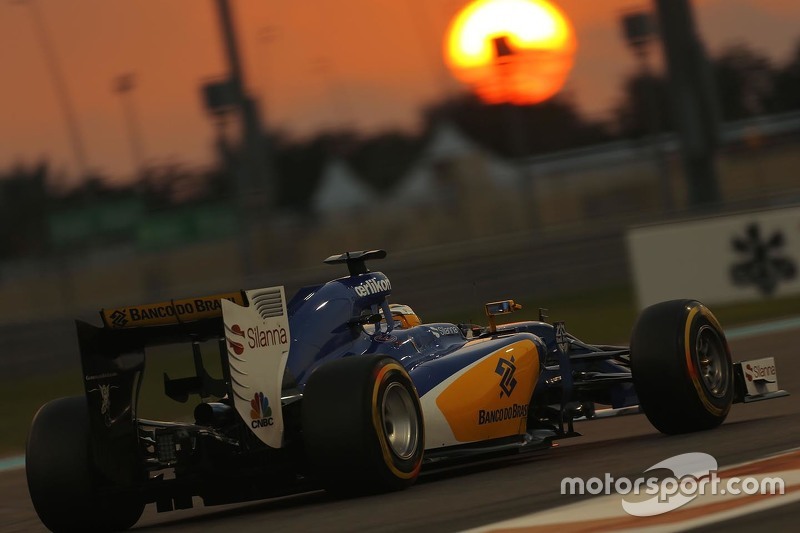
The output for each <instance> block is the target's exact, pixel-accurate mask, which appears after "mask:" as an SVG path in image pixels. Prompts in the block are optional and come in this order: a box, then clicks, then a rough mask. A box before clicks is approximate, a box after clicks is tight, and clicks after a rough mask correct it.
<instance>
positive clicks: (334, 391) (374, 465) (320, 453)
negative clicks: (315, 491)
mask: <svg viewBox="0 0 800 533" xmlns="http://www.w3.org/2000/svg"><path fill="white" fill-rule="evenodd" d="M302 419H303V442H304V445H305V450H306V454H307V456H308V460H309V465H310V468H311V473H312V474H313V475H314V476H315V477H317V478H318V480H319V481H320V482H321V484H322V486H323V487H324V488H325V489H326V490H328V491H331V492H335V493H344V494H353V493H364V492H386V491H392V490H399V489H402V488H405V487H408V486H410V485H411V484H412V483H414V481H415V480H416V479H417V476H418V475H419V470H420V467H421V465H422V454H423V450H424V445H425V438H424V424H423V420H422V409H421V408H420V403H419V397H418V396H417V392H416V389H415V388H414V385H413V383H412V382H411V378H410V377H409V376H408V373H407V372H406V370H405V369H404V368H403V367H402V365H400V363H398V362H397V361H396V360H394V359H391V358H389V357H385V356H353V357H347V358H344V359H339V360H336V361H332V362H330V363H327V364H325V365H323V366H321V367H320V368H318V369H317V370H315V371H314V373H313V374H311V377H310V378H309V380H308V383H307V384H306V387H305V390H304V392H303V417H302Z"/></svg>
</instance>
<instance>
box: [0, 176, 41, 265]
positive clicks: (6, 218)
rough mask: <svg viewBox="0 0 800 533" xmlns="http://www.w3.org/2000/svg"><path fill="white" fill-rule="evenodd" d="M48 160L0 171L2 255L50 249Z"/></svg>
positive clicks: (0, 253) (0, 256)
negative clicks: (1, 172)
mask: <svg viewBox="0 0 800 533" xmlns="http://www.w3.org/2000/svg"><path fill="white" fill-rule="evenodd" d="M47 172H48V168H47V164H46V163H44V162H40V163H37V164H36V165H33V166H30V167H26V166H23V165H17V166H15V167H14V168H12V169H11V170H9V171H8V172H5V173H3V174H2V175H0V258H10V257H23V256H33V255H41V254H43V253H44V252H46V251H47V247H48V232H47V212H48V208H49V205H50V199H49V197H48V194H47Z"/></svg>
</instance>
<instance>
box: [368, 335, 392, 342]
mask: <svg viewBox="0 0 800 533" xmlns="http://www.w3.org/2000/svg"><path fill="white" fill-rule="evenodd" d="M372 340H374V341H375V342H397V337H395V336H394V335H390V334H389V333H378V334H377V335H375V336H374V337H372Z"/></svg>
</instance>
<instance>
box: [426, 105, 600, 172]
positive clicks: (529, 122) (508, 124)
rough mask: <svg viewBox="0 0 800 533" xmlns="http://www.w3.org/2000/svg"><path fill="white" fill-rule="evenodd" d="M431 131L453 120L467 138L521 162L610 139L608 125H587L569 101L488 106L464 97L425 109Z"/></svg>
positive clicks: (593, 123)
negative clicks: (521, 159) (439, 124)
mask: <svg viewBox="0 0 800 533" xmlns="http://www.w3.org/2000/svg"><path fill="white" fill-rule="evenodd" d="M424 114H425V122H426V124H427V127H428V129H430V128H432V127H433V125H434V124H436V123H437V122H438V121H441V120H449V121H452V122H453V123H454V124H455V125H456V126H458V127H459V128H460V130H461V131H462V132H464V133H465V134H466V135H467V136H468V137H470V138H471V139H473V140H474V141H475V142H477V143H478V144H480V145H482V146H484V147H486V148H489V149H491V150H492V151H494V152H495V153H498V154H501V155H505V156H512V157H518V156H523V155H533V154H540V153H545V152H552V151H555V150H565V149H568V148H577V147H580V146H585V145H588V144H594V143H598V142H602V141H605V140H607V139H609V134H608V131H607V130H606V126H605V124H601V123H596V122H591V121H588V120H586V119H585V118H584V117H583V116H582V115H581V114H580V113H579V112H578V110H577V108H576V107H575V105H574V104H573V102H572V101H571V100H570V98H569V97H568V96H565V95H559V96H556V97H555V98H552V99H550V100H547V101H545V102H542V103H540V104H536V105H527V106H515V105H510V104H500V105H491V104H485V103H483V102H482V101H481V100H480V99H478V97H477V96H474V95H472V94H465V95H462V96H459V97H456V98H454V99H452V100H449V101H446V102H442V103H438V104H434V105H432V106H430V107H428V108H427V109H426V110H425V113H424Z"/></svg>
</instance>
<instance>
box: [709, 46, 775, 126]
mask: <svg viewBox="0 0 800 533" xmlns="http://www.w3.org/2000/svg"><path fill="white" fill-rule="evenodd" d="M712 68H713V70H714V78H715V81H716V85H717V95H718V98H719V105H720V112H721V113H722V119H723V120H739V119H743V118H748V117H752V116H756V115H760V114H762V113H764V111H765V110H766V109H767V107H768V102H769V99H770V96H771V94H772V91H773V84H774V81H775V72H774V69H773V68H772V65H771V64H770V61H769V59H768V58H767V57H766V56H764V55H761V54H759V53H758V52H755V51H753V50H751V49H750V48H748V47H746V46H744V45H736V46H732V47H730V48H727V49H726V50H724V51H723V52H722V54H721V55H720V56H718V57H717V58H716V59H715V60H714V61H713V66H712Z"/></svg>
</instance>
